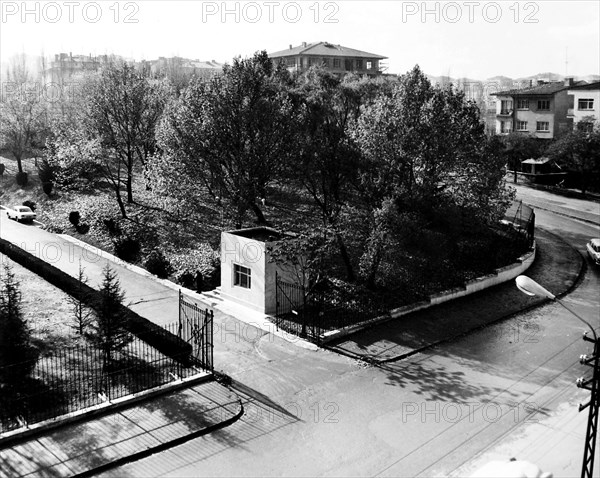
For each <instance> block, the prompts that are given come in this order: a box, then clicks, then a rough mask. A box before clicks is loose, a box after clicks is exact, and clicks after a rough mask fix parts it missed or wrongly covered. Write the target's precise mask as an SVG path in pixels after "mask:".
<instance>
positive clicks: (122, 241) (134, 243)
mask: <svg viewBox="0 0 600 478" xmlns="http://www.w3.org/2000/svg"><path fill="white" fill-rule="evenodd" d="M114 247H115V255H116V256H117V257H118V258H119V259H122V260H124V261H127V262H136V261H137V260H138V258H139V255H140V251H141V246H140V241H138V240H137V239H134V238H133V237H128V236H125V237H119V238H118V239H116V240H115V241H114Z"/></svg>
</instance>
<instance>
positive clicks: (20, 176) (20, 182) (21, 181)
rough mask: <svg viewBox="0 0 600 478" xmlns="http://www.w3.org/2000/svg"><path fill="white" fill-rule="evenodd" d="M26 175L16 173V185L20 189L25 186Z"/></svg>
mask: <svg viewBox="0 0 600 478" xmlns="http://www.w3.org/2000/svg"><path fill="white" fill-rule="evenodd" d="M27 181H28V179H27V173H17V184H18V185H19V186H21V187H24V186H27Z"/></svg>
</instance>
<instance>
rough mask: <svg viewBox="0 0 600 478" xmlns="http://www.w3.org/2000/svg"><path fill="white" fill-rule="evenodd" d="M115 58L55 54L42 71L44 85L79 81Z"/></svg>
mask: <svg viewBox="0 0 600 478" xmlns="http://www.w3.org/2000/svg"><path fill="white" fill-rule="evenodd" d="M116 58H118V57H116V56H108V55H100V56H92V55H73V54H72V53H57V54H56V55H54V60H53V61H51V62H50V66H49V68H47V69H46V70H44V72H43V75H44V80H45V82H46V83H58V84H62V83H68V82H72V81H79V80H81V79H82V78H84V77H85V75H87V74H89V73H94V72H96V71H98V70H99V69H100V67H101V66H102V65H103V64H105V63H106V62H108V61H109V60H111V59H116Z"/></svg>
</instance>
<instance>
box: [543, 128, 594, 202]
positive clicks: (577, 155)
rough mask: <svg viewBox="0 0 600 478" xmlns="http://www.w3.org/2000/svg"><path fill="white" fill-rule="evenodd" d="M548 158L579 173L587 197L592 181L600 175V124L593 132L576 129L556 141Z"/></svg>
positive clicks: (580, 184) (583, 191)
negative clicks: (595, 176)
mask: <svg viewBox="0 0 600 478" xmlns="http://www.w3.org/2000/svg"><path fill="white" fill-rule="evenodd" d="M547 154H548V156H550V157H551V158H552V159H554V160H555V161H556V162H557V163H558V164H561V165H562V166H564V167H565V168H566V169H569V170H571V171H576V172H577V173H579V180H580V183H579V187H580V189H581V193H582V194H584V195H585V193H586V191H587V190H588V187H589V185H590V179H591V178H593V177H594V175H598V174H600V122H596V123H595V124H593V127H592V128H591V131H588V130H586V129H576V130H574V131H572V132H570V133H568V134H566V135H565V136H563V137H562V138H560V139H558V140H557V141H555V142H554V143H553V144H552V145H550V147H549V148H548V151H547Z"/></svg>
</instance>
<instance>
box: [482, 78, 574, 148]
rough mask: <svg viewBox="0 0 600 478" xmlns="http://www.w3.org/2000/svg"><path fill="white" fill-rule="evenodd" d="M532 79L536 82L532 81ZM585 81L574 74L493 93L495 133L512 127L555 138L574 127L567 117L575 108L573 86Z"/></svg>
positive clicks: (534, 134) (535, 134) (571, 120)
mask: <svg viewBox="0 0 600 478" xmlns="http://www.w3.org/2000/svg"><path fill="white" fill-rule="evenodd" d="M532 83H533V82H532ZM582 84H585V82H575V81H573V78H567V79H565V81H564V82H563V81H553V82H546V81H543V80H538V81H537V84H536V85H535V86H534V85H533V84H531V86H529V87H528V88H518V89H513V90H507V91H500V92H498V93H492V95H493V96H495V97H496V133H497V134H500V135H505V134H509V133H511V132H513V131H516V132H520V133H524V134H530V135H531V136H533V137H536V138H540V139H555V138H557V137H559V136H561V135H562V134H564V133H566V132H568V131H570V130H571V129H572V124H573V119H572V118H570V117H568V113H569V111H570V110H571V109H572V108H573V96H572V95H570V94H569V91H570V89H572V88H574V87H576V86H579V85H582Z"/></svg>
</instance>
